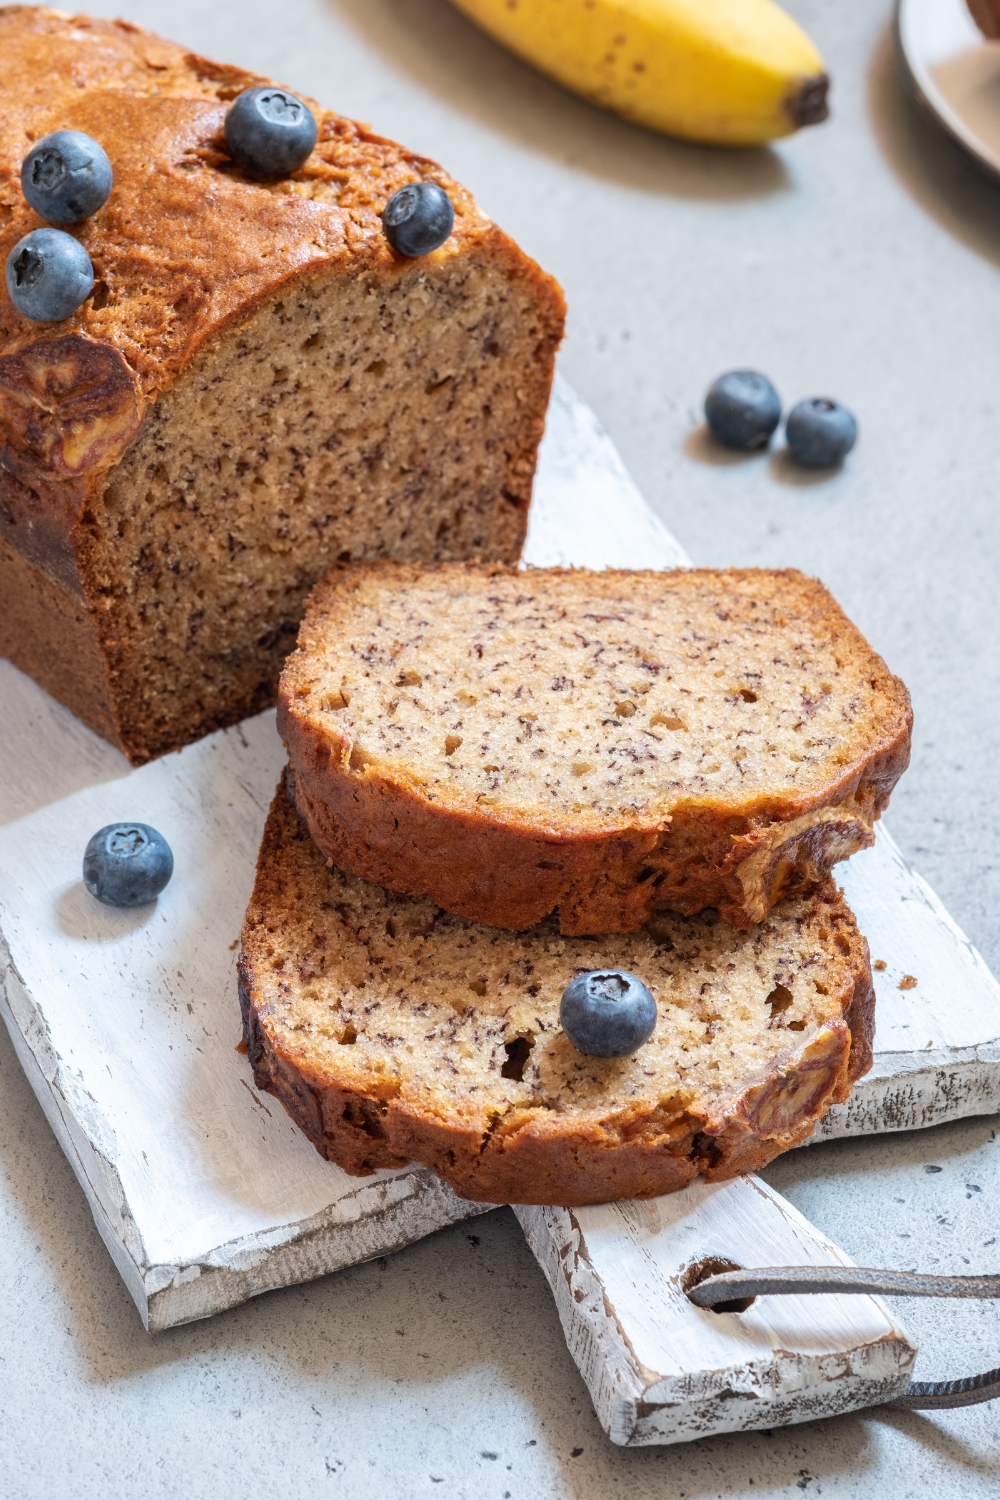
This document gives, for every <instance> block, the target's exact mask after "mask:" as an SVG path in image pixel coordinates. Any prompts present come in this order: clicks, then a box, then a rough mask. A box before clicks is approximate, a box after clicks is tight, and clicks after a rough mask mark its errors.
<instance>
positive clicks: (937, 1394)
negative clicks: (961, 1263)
mask: <svg viewBox="0 0 1000 1500" xmlns="http://www.w3.org/2000/svg"><path fill="white" fill-rule="evenodd" d="M831 1292H832V1293H837V1292H840V1293H846V1294H847V1295H853V1296H863V1295H870V1296H880V1295H882V1296H888V1297H1000V1276H924V1275H921V1274H920V1273H919V1272H917V1271H872V1270H868V1269H866V1268H864V1267H861V1266H770V1267H767V1268H765V1269H762V1270H757V1269H749V1270H738V1271H723V1272H721V1273H719V1274H716V1275H712V1276H706V1277H705V1278H704V1280H701V1281H697V1282H695V1284H694V1285H691V1286H689V1287H688V1289H687V1295H688V1297H689V1298H690V1300H691V1301H692V1302H693V1303H694V1304H695V1306H696V1307H706V1308H714V1309H715V1310H716V1311H717V1312H742V1311H743V1310H744V1309H745V1308H747V1307H749V1306H750V1304H751V1302H753V1300H754V1299H755V1298H756V1297H791V1296H819V1295H822V1294H828V1293H831ZM998 1396H1000V1369H997V1370H988V1371H987V1372H986V1374H985V1375H970V1376H968V1377H967V1378H966V1379H964V1380H911V1381H910V1384H909V1385H908V1386H907V1387H906V1390H905V1391H904V1392H903V1393H902V1395H901V1396H897V1397H896V1399H895V1401H890V1402H888V1403H887V1405H889V1406H903V1407H908V1408H909V1409H910V1410H911V1411H931V1410H940V1409H942V1408H947V1407H955V1406H975V1405H976V1404H977V1403H978V1402H980V1401H992V1400H994V1398H996V1397H998Z"/></svg>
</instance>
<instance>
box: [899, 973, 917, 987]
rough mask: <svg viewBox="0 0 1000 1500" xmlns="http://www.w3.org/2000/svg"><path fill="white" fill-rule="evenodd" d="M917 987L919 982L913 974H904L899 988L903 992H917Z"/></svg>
mask: <svg viewBox="0 0 1000 1500" xmlns="http://www.w3.org/2000/svg"><path fill="white" fill-rule="evenodd" d="M916 987H917V981H916V979H915V978H914V977H913V975H912V974H904V975H903V977H902V979H901V980H900V981H899V988H900V989H901V990H915V989H916Z"/></svg>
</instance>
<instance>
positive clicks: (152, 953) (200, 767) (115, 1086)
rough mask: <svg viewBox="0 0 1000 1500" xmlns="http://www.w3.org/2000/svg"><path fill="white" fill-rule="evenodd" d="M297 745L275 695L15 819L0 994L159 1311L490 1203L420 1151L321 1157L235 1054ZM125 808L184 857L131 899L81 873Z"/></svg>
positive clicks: (294, 1272)
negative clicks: (280, 723) (216, 728)
mask: <svg viewBox="0 0 1000 1500" xmlns="http://www.w3.org/2000/svg"><path fill="white" fill-rule="evenodd" d="M283 760H284V753H283V750H282V746H281V743H280V741H279V739H278V736H277V732H276V731H275V728H274V714H273V713H267V714H262V715H260V716H259V717H257V718H255V719H249V720H247V721H246V722H245V723H244V724H242V725H241V726H240V727H239V728H238V729H234V730H229V731H227V732H225V733H223V734H215V735H212V736H210V737H209V738H208V739H205V740H202V741H200V742H199V743H198V744H196V745H191V746H189V747H188V748H187V749H186V750H182V751H181V752H179V754H176V755H169V756H166V757H164V759H163V760H160V761H156V762H154V763H153V764H152V765H149V766H144V767H143V768H142V770H140V771H134V772H130V773H128V774H127V775H125V776H124V777H122V778H120V779H115V780H109V781H105V782H102V783H100V784H99V785H98V786H95V787H91V788H88V789H87V790H85V791H80V792H77V793H75V794H74V795H73V796H71V797H68V798H66V799H64V800H63V801H60V802H56V803H54V804H52V805H51V806H49V807H46V808H42V809H40V810H39V811H37V812H35V813H32V814H30V815H29V816H28V817H26V818H24V819H21V820H19V821H17V822H14V823H11V824H8V825H7V827H6V828H3V829H0V929H2V938H0V964H2V965H3V968H4V971H5V972H4V975H3V984H2V994H0V1006H2V1007H3V1010H4V1019H5V1020H6V1021H7V1024H8V1027H9V1029H10V1032H11V1035H12V1037H13V1039H14V1044H15V1047H16V1048H17V1051H18V1054H19V1056H20V1058H21V1061H22V1064H23V1065H24V1069H25V1072H26V1073H27V1075H28V1077H29V1079H30V1080H31V1083H32V1085H33V1087H34V1089H35V1092H36V1093H37V1094H38V1097H39V1099H40V1100H41V1103H42V1107H43V1108H44V1110H45V1113H46V1115H47V1116H48V1119H49V1122H50V1123H51V1125H52V1128H53V1129H54V1130H55V1133H56V1135H57V1136H58V1138H59V1140H60V1143H61V1144H62V1146H63V1149H64V1150H65V1151H66V1154H67V1156H68V1157H69V1159H70V1161H71V1162H72V1164H73V1167H74V1170H75V1171H76V1174H77V1176H78V1177H79V1179H80V1182H81V1183H82V1185H83V1188H84V1191H85V1192H86V1194H87V1197H88V1200H89V1202H90V1206H91V1210H92V1212H93V1214H94V1218H95V1220H96V1222H97V1225H98V1228H99V1229H100V1231H101V1234H102V1236H103V1237H104V1241H105V1243H106V1244H107V1246H108V1249H109V1250H110V1251H111V1254H112V1256H113V1258H114V1260H115V1263H116V1265H117V1266H118V1269H119V1271H120V1272H121V1274H122V1276H123V1277H124V1279H125V1281H126V1283H127V1285H128V1288H129V1290H130V1292H131V1293H132V1296H133V1297H134V1298H135V1301H136V1305H137V1306H138V1308H139V1311H140V1312H141V1314H142V1316H143V1320H144V1321H145V1323H146V1325H147V1327H149V1328H151V1329H159V1328H167V1327H169V1326H170V1325H171V1324H174V1323H183V1322H187V1321H189V1320H190V1319H192V1318H200V1317H205V1316H207V1315H208V1314H209V1313H214V1312H219V1311H221V1310H222V1309H223V1308H225V1307H231V1306H233V1305H235V1304H236V1303H239V1302H243V1301H245V1300H246V1299H247V1298H248V1297H252V1296H254V1295H255V1294H256V1293H258V1292H262V1291H266V1290H268V1288H270V1287H274V1286H282V1285H286V1284H288V1283H290V1282H297V1281H306V1280H309V1279H310V1278H311V1277H314V1276H321V1275H323V1274H324V1273H325V1272H327V1271H333V1270H337V1269H339V1268H340V1267H341V1266H345V1265H351V1264H353V1263H354V1262H356V1261H359V1260H365V1259H368V1258H369V1257H371V1256H374V1255H382V1254H384V1253H386V1252H387V1251H389V1250H396V1249H399V1248H400V1247H401V1246H402V1245H406V1244H409V1243H410V1242H411V1241H412V1240H415V1239H419V1238H420V1237H421V1236H422V1235H425V1234H429V1233H431V1231H432V1230H434V1229H438V1228H440V1227H441V1225H442V1224H447V1223H450V1222H452V1221H453V1220H455V1219H458V1218H462V1217H464V1216H466V1215H468V1214H474V1213H478V1212H481V1208H480V1205H478V1204H469V1203H463V1202H461V1201H460V1200H459V1199H457V1198H456V1197H455V1195H454V1194H453V1193H452V1192H451V1190H450V1188H448V1187H446V1186H445V1185H444V1184H443V1183H441V1182H440V1181H439V1180H438V1179H437V1178H436V1177H435V1176H434V1175H433V1173H431V1172H429V1171H426V1170H425V1169H423V1168H415V1167H408V1168H405V1169H403V1170H401V1171H382V1172H378V1173H376V1174H375V1175H374V1176H373V1177H364V1178H357V1177H348V1176H347V1175H346V1174H345V1173H344V1172H342V1171H341V1170H340V1168H339V1167H336V1166H334V1165H332V1164H331V1163H329V1162H325V1161H323V1160H322V1159H321V1157H320V1156H319V1155H318V1154H317V1152H316V1151H315V1150H314V1149H313V1147H312V1146H311V1145H310V1144H309V1142H308V1141H307V1140H306V1139H305V1137H304V1136H303V1135H302V1134H301V1133H300V1131H299V1130H298V1129H297V1128H296V1127H295V1126H294V1125H293V1124H292V1122H291V1120H290V1119H289V1118H288V1116H287V1115H286V1114H285V1112H284V1110H283V1109H282V1108H281V1106H280V1105H279V1104H277V1103H276V1101H275V1100H273V1099H271V1098H270V1097H269V1096H267V1095H264V1096H261V1095H259V1094H258V1093H257V1091H256V1089H255V1088H254V1086H253V1076H252V1074H251V1071H250V1068H249V1066H248V1064H247V1062H246V1059H245V1058H244V1057H241V1056H239V1055H237V1053H236V1050H235V1048H236V1045H237V1043H238V1042H239V1040H240V1037H241V1026H240V1018H239V1007H238V1004H237V999H236V977H235V969H234V964H235V957H236V953H235V949H236V945H237V940H238V938H239V933H240V927H241V926H242V922H243V914H244V912H245V910H246V905H247V902H248V900H249V898H250V891H251V888H252V885H253V873H254V866H255V863H256V858H257V847H258V845H259V843H260V837H261V833H262V831H263V827H264V818H265V815H266V812H267V808H268V804H269V803H270V800H271V797H272V795H273V793H274V788H275V785H276V783H277V780H278V775H279V773H280V769H281V765H282V763H283ZM122 818H138V819H140V820H141V821H143V822H148V823H152V824H153V825H154V827H156V828H159V829H160V830H161V831H162V832H163V834H164V835H165V837H166V838H167V840H168V842H169V843H170V845H171V847H172V849H173V851H174V858H175V862H176V874H175V876H174V878H173V879H172V880H171V882H170V884H169V885H168V886H167V889H166V890H165V891H164V892H163V894H162V895H161V896H160V898H159V900H158V901H157V902H156V904H155V905H151V906H144V907H140V908H136V909H135V910H134V911H122V910H115V909H113V908H110V907H105V906H101V905H100V903H99V902H97V901H95V900H93V898H92V897H91V896H90V895H89V894H88V892H87V890H86V888H85V887H84V885H83V882H82V880H81V878H80V859H81V851H82V850H83V848H84V847H85V846H86V843H87V840H88V839H89V838H90V836H91V834H92V833H94V832H95V831H96V830H97V829H98V828H100V827H102V826H103V825H104V824H106V823H112V822H118V821H120V820H121V819H122Z"/></svg>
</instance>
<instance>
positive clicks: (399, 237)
mask: <svg viewBox="0 0 1000 1500" xmlns="http://www.w3.org/2000/svg"><path fill="white" fill-rule="evenodd" d="M454 222H455V210H454V209H453V208H452V206H451V199H450V198H449V197H448V194H447V193H446V192H445V190H444V188H442V187H438V185H437V183H436V182H409V183H407V185H406V187H401V188H400V189H399V191H398V192H397V193H393V195H392V197H391V198H390V199H389V201H388V203H387V204H386V205H385V208H383V210H382V228H383V229H384V230H385V237H386V239H387V240H388V241H389V244H390V245H391V246H392V248H393V249H394V250H398V251H399V253H400V255H408V256H410V257H411V259H413V258H415V257H416V256H418V255H429V254H430V253H431V251H432V250H436V249H437V248H438V246H439V245H443V244H444V242H445V240H446V239H447V238H448V236H449V234H451V229H452V225H453V224H454Z"/></svg>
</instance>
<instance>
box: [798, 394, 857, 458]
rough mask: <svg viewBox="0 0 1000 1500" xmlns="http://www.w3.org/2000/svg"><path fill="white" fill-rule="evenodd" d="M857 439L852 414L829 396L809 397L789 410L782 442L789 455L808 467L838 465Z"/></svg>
mask: <svg viewBox="0 0 1000 1500" xmlns="http://www.w3.org/2000/svg"><path fill="white" fill-rule="evenodd" d="M857 440H858V424H857V422H856V421H855V420H854V417H853V416H852V415H851V413H850V412H849V411H848V410H847V407H846V406H841V404H840V402H839V401H832V400H831V399H830V398H829V397H828V396H810V398H809V399H808V401H800V402H799V403H798V405H797V406H793V407H792V409H791V411H790V412H789V413H788V421H787V422H786V423H785V442H786V443H787V444H788V450H789V452H790V453H791V455H792V457H793V458H794V459H796V460H797V461H798V463H800V464H803V465H804V466H805V467H806V468H807V469H828V468H830V467H831V466H832V465H833V464H839V463H840V462H841V460H842V459H845V458H846V457H847V455H848V454H849V453H850V451H851V449H852V448H853V447H854V444H855V443H856V442H857Z"/></svg>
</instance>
